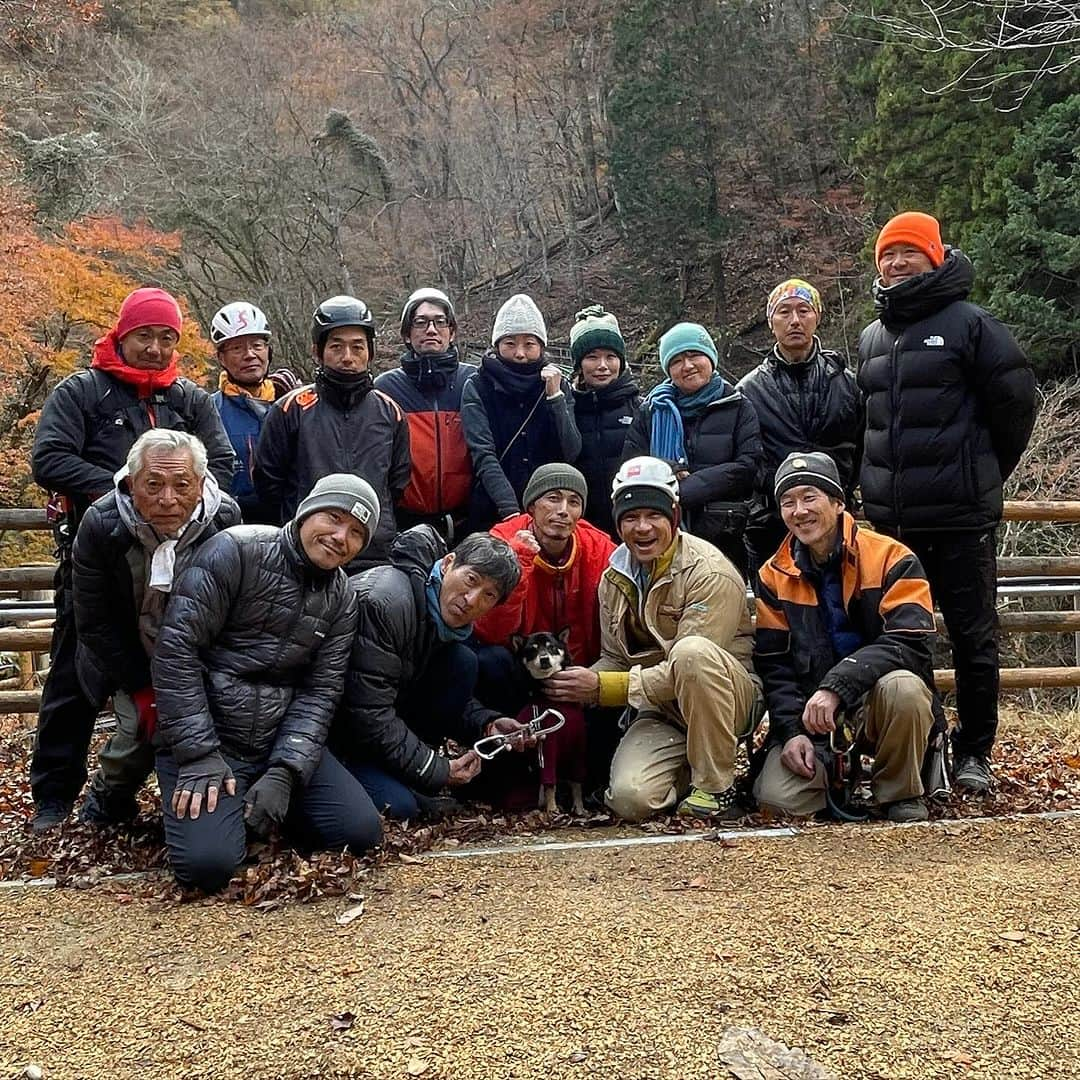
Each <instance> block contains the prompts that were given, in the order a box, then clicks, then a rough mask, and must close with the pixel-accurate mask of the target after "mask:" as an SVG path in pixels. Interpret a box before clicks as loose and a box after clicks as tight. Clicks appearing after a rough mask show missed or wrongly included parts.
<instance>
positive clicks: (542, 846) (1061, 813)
mask: <svg viewBox="0 0 1080 1080" xmlns="http://www.w3.org/2000/svg"><path fill="white" fill-rule="evenodd" d="M1075 817H1080V810H1044V811H1042V812H1040V813H1037V814H1001V815H998V816H996V817H971V818H939V819H938V820H937V821H910V822H907V823H905V824H902V825H900V824H896V823H894V822H890V821H881V822H875V823H874V824H876V825H878V827H879V828H890V829H940V828H942V827H943V826H945V825H974V826H978V825H986V824H989V823H993V822H999V823H1000V822H1005V821H1060V820H1061V819H1063V818H1075ZM855 824H856V825H858V824H859V823H858V822H856V823H855ZM827 828H828V826H816V827H814V828H813V829H807V828H806V827H805V826H797V825H791V826H787V827H785V828H776V829H769V828H765V829H725V830H723V831H720V830H718V829H710V830H708V831H705V832H694V833H678V834H676V835H665V836H627V837H619V838H618V839H610V838H609V839H603V840H563V841H554V842H543V843H539V844H507V845H506V846H504V847H472V848H448V849H446V850H444V851H426V852H424V854H423V856H422V858H425V859H479V858H487V857H489V856H492V855H532V854H535V853H537V852H549V851H585V850H588V849H597V848H626V847H648V846H650V845H652V844H685V843H689V842H691V841H694V840H748V839H753V840H773V839H779V838H781V837H792V836H801V835H803V834H805V833H807V832H815V833H821V832H822V830H823V829H827Z"/></svg>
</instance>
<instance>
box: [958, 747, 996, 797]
mask: <svg viewBox="0 0 1080 1080" xmlns="http://www.w3.org/2000/svg"><path fill="white" fill-rule="evenodd" d="M953 776H954V778H955V780H956V783H957V785H958V786H959V787H962V788H964V789H965V790H966V791H968V792H969V793H973V794H975V795H985V794H986V793H987V792H988V791H989V790H990V783H991V781H992V779H993V777H992V776H991V774H990V763H989V762H988V761H987V760H986V758H985V757H983V755H982V754H962V755H959V756H958V757H957V761H956V771H955V772H954V773H953Z"/></svg>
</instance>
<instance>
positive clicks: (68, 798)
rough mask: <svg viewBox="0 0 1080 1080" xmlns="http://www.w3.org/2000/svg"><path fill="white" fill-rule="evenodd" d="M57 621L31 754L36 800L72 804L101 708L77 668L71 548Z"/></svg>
mask: <svg viewBox="0 0 1080 1080" xmlns="http://www.w3.org/2000/svg"><path fill="white" fill-rule="evenodd" d="M53 587H54V589H55V590H56V621H55V623H54V624H53V636H52V646H51V648H50V650H49V655H50V658H51V666H50V668H49V674H48V676H47V677H46V679H45V685H44V687H42V690H41V710H40V711H39V712H38V724H37V737H36V739H35V740H34V754H33V757H32V758H31V759H30V788H31V791H32V792H33V795H34V803H35V805H37V806H41V804H42V803H44V802H52V801H57V802H62V803H66V804H68V805H71V804H72V803H73V802H74V801H75V800H76V798H78V795H79V792H80V791H82V787H83V784H85V783H86V752H87V750H89V748H90V739H91V737H92V736H93V734H94V721H95V720H96V719H97V708H96V707H95V706H94V705H93V704H91V702H90V701H88V700H87V698H86V695H85V694H84V693H83V691H82V687H81V686H80V685H79V677H78V675H77V674H76V669H75V650H76V645H77V642H76V639H75V608H74V606H73V603H72V593H71V549H70V548H67V549H66V550H63V549H62V550H61V551H60V565H59V567H58V568H57V571H56V577H55V579H54V581H53Z"/></svg>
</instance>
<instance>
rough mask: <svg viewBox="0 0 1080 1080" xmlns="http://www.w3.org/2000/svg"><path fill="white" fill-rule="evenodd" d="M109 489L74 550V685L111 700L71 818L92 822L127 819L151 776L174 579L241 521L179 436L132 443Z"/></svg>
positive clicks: (148, 436)
mask: <svg viewBox="0 0 1080 1080" xmlns="http://www.w3.org/2000/svg"><path fill="white" fill-rule="evenodd" d="M114 483H115V487H114V489H113V490H112V491H110V492H109V493H108V494H107V495H104V496H102V497H101V498H100V499H98V500H97V501H96V502H95V503H94V504H93V505H92V506H91V507H90V508H89V509H88V510H87V512H86V514H85V516H84V517H83V519H82V521H81V523H80V525H79V531H78V534H77V536H76V538H75V550H74V604H75V621H76V627H77V631H78V639H79V645H78V653H77V657H76V668H77V671H78V676H79V681H80V683H81V684H82V688H83V691H84V693H85V694H86V696H87V698H88V699H89V700H90V701H91V702H93V703H94V704H95V705H96V706H97V707H98V708H100V707H101V706H102V705H103V704H104V703H105V701H106V699H107V698H108V697H109V695H110V694H111V695H112V699H113V708H114V710H115V712H116V722H117V727H116V732H115V734H113V736H112V737H111V738H110V739H109V741H108V742H107V743H106V744H105V746H103V747H102V749H101V752H100V753H99V755H98V768H97V769H96V771H95V772H94V775H93V776H92V777H91V779H90V787H89V791H88V792H87V796H86V801H85V803H84V804H83V808H82V812H81V814H80V817H81V819H82V820H83V821H85V822H89V823H91V824H95V825H113V824H118V823H122V822H125V821H129V820H131V819H132V818H134V817H135V815H136V814H137V812H138V804H137V802H136V795H137V793H138V791H139V789H140V788H141V787H142V785H143V782H144V781H145V780H146V778H147V776H149V775H150V773H151V772H152V771H153V769H154V748H153V734H154V726H155V722H156V705H155V702H154V690H153V686H152V685H151V681H150V657H151V655H152V654H153V651H154V645H155V643H156V641H157V635H158V630H159V629H160V627H161V621H162V619H163V617H164V614H165V606H166V604H167V603H168V600H169V596H170V593H171V591H172V586H173V581H174V580H175V579H176V578H178V577H179V575H180V572H181V571H182V570H183V569H184V567H185V566H186V565H187V563H188V562H189V561H190V558H191V555H192V553H193V552H194V551H195V549H196V548H197V547H198V546H199V545H200V544H201V543H203V542H204V541H205V540H207V539H208V538H209V537H211V536H214V535H215V534H216V533H218V532H219V531H220V530H222V529H225V528H228V527H229V526H231V525H237V524H239V522H240V509H239V507H238V506H237V505H236V503H235V502H233V500H232V499H231V498H230V497H229V496H228V495H226V494H224V493H223V492H222V491H221V489H220V488H219V487H218V484H217V481H216V480H215V479H214V476H213V474H212V473H210V472H208V471H207V455H206V447H205V446H204V445H203V444H202V442H201V441H200V440H199V439H198V438H196V437H195V436H194V435H189V434H187V433H185V432H181V431H170V430H168V429H165V428H157V429H154V430H151V431H147V432H146V433H145V434H143V435H142V436H140V437H139V439H137V440H136V442H135V444H134V445H133V446H132V448H131V451H130V453H129V454H128V457H127V463H126V464H125V466H124V467H123V468H122V469H121V470H120V471H119V472H118V473H117V474H116V476H115V477H114Z"/></svg>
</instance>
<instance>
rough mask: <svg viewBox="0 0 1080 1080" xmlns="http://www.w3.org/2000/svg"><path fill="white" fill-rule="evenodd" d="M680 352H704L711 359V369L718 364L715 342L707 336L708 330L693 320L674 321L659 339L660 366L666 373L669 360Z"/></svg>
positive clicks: (714, 368)
mask: <svg viewBox="0 0 1080 1080" xmlns="http://www.w3.org/2000/svg"><path fill="white" fill-rule="evenodd" d="M681 352H700V353H704V354H705V355H706V356H707V357H708V358H709V359H710V360H711V361H712V366H713V371H715V370H716V367H717V364H719V362H720V360H719V357H718V356H717V355H716V343H715V342H714V341H713V339H712V338H711V337H710V336H709V331H708V330H706V329H705V327H704V326H700V325H699V324H698V323H693V322H681V323H676V324H675V325H674V326H673V327H672V328H671V329H670V330H669V331H668V332H667V333H666V334H664V336H663V337H662V338H661V339H660V367H661V368H663V370H664V374H665V375H667V373H668V368H669V367H670V366H671V361H672V360H674V359H675V357H676V356H678V355H679V353H681Z"/></svg>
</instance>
